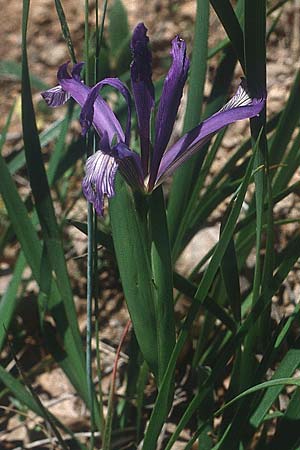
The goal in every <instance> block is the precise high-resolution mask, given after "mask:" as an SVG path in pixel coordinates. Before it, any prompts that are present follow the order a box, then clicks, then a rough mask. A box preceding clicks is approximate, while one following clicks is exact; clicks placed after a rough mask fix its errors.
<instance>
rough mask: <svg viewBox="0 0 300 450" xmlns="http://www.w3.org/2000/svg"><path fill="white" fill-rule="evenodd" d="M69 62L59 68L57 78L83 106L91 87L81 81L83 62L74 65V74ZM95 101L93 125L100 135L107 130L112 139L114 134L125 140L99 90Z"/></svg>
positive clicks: (118, 124) (63, 87) (64, 88)
mask: <svg viewBox="0 0 300 450" xmlns="http://www.w3.org/2000/svg"><path fill="white" fill-rule="evenodd" d="M68 64H69V63H66V64H63V65H62V66H61V67H60V68H59V69H58V72H57V78H58V81H59V84H60V85H61V87H62V89H63V90H64V91H66V92H68V94H70V95H71V97H73V98H74V100H75V101H76V102H77V103H79V105H80V106H81V107H83V106H84V104H85V103H86V101H87V98H88V95H89V93H90V92H91V88H90V87H88V86H86V85H85V84H84V83H83V82H82V81H80V71H81V69H82V66H83V64H82V63H79V64H76V65H75V66H74V68H73V71H72V76H71V75H70V74H69V72H68ZM94 103H95V105H94V108H95V114H94V120H93V125H94V127H95V129H96V131H97V133H98V134H99V135H100V136H103V134H104V132H106V133H107V134H108V137H109V139H110V140H112V139H113V138H114V136H117V139H118V140H119V141H124V133H123V130H122V127H121V125H120V123H119V121H118V119H117V118H116V116H115V115H114V113H113V112H112V110H111V109H110V107H109V106H108V104H107V103H106V102H105V101H104V100H103V98H102V97H101V96H100V95H99V94H98V92H97V95H96V99H95V101H94Z"/></svg>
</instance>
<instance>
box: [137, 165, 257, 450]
mask: <svg viewBox="0 0 300 450" xmlns="http://www.w3.org/2000/svg"><path fill="white" fill-rule="evenodd" d="M252 166H253V158H252V159H251V161H250V163H249V165H248V168H247V172H246V174H245V177H244V179H243V182H242V184H241V185H240V187H239V189H238V192H237V193H236V200H235V203H234V207H233V208H232V210H231V212H230V214H229V217H228V221H227V223H226V225H225V227H224V232H223V234H222V236H221V239H220V241H219V243H218V245H217V247H216V249H215V252H214V254H213V256H212V259H211V261H210V263H209V265H208V267H207V269H206V271H205V274H204V276H203V278H202V280H201V282H200V284H199V287H198V289H197V292H196V294H195V300H194V302H193V304H192V306H191V308H190V310H189V313H188V315H187V317H186V319H185V321H184V324H183V326H182V330H181V332H180V335H179V337H178V340H177V343H176V345H175V348H174V351H173V353H172V355H171V358H170V362H169V365H168V369H167V371H166V374H165V376H164V379H163V382H162V385H161V389H160V391H159V393H158V397H157V399H156V402H155V406H154V409H153V412H152V414H151V418H150V422H149V425H148V429H147V432H146V434H145V439H144V446H143V449H144V450H154V449H155V448H156V442H157V438H158V435H159V433H160V430H161V427H162V426H163V423H164V421H165V419H166V416H167V413H168V402H167V398H168V394H169V390H170V383H171V381H172V376H173V371H174V369H175V365H176V361H177V358H178V356H179V353H180V351H181V349H182V347H183V345H184V342H185V340H186V338H187V336H188V332H189V328H190V326H191V324H192V323H193V320H194V318H195V316H196V314H197V312H198V310H199V307H200V306H201V304H202V303H203V302H204V300H205V298H206V297H207V295H208V292H209V289H210V287H211V284H212V282H213V280H214V278H215V275H216V273H217V271H218V269H219V266H220V263H221V260H222V258H223V256H224V253H225V251H226V248H227V247H228V243H229V241H230V239H231V237H232V234H233V231H234V228H235V224H236V221H237V219H238V216H239V213H240V209H241V206H242V203H243V200H244V197H245V194H246V191H247V187H248V184H249V181H250V178H251V174H252ZM205 392H206V391H205V390H204V391H203V392H202V395H204V394H205ZM192 407H193V404H192V403H190V405H189V407H188V409H187V410H186V412H185V414H184V416H183V417H182V419H181V421H180V423H179V424H178V427H177V428H176V431H175V433H174V434H173V436H172V438H171V440H170V441H169V443H168V445H167V447H166V450H169V449H170V448H171V447H172V445H173V443H174V442H175V441H176V439H177V437H178V435H179V434H180V432H181V430H182V429H183V427H184V426H185V424H186V423H187V421H188V420H189V418H190V417H191V414H192V413H193V412H194V409H193V410H192V412H191V408H192Z"/></svg>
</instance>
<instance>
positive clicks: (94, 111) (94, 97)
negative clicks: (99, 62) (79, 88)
mask: <svg viewBox="0 0 300 450" xmlns="http://www.w3.org/2000/svg"><path fill="white" fill-rule="evenodd" d="M106 85H109V86H112V87H113V88H115V89H117V90H118V91H119V92H120V93H121V94H122V95H123V97H124V98H125V101H126V103H127V110H128V114H127V124H126V131H125V143H126V144H127V145H129V140H130V127H131V96H130V92H129V91H128V89H127V87H126V86H125V85H124V84H123V83H122V82H121V81H120V80H119V79H118V78H105V79H104V80H102V81H100V82H99V83H97V84H95V86H93V88H92V89H91V90H90V92H89V95H88V97H87V99H86V102H85V104H84V105H83V108H82V110H81V114H80V123H81V126H82V133H83V134H85V133H86V132H87V130H88V129H89V127H90V126H91V124H92V122H93V121H94V125H97V121H98V115H99V111H98V109H99V105H97V102H98V99H99V98H100V99H102V98H101V97H99V94H98V92H99V89H102V88H103V86H106ZM102 101H103V102H104V100H103V99H102ZM104 103H105V102H104ZM100 113H101V111H100ZM99 119H100V122H101V123H102V121H103V119H102V117H100V118H99ZM115 120H117V119H115ZM118 124H119V122H118ZM119 127H120V129H121V125H120V124H119ZM121 133H123V131H122V129H121ZM119 136H120V130H119ZM123 136H124V135H123ZM119 140H123V139H119Z"/></svg>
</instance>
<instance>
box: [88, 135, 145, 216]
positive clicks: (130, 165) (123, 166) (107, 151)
mask: <svg viewBox="0 0 300 450" xmlns="http://www.w3.org/2000/svg"><path fill="white" fill-rule="evenodd" d="M100 145H101V150H98V151H97V152H96V153H95V154H94V155H92V156H90V157H89V158H88V159H87V161H86V165H85V171H86V175H85V177H84V179H83V182H82V189H83V193H84V195H85V197H86V198H87V200H88V201H89V202H90V203H93V205H94V207H95V209H96V211H97V213H98V214H99V215H103V205H104V197H105V195H106V196H107V197H112V196H113V195H114V194H115V189H114V184H115V177H116V173H117V170H119V171H120V173H121V174H122V175H123V177H124V178H125V180H126V181H127V183H128V184H129V185H130V186H131V187H133V188H134V189H143V173H142V166H141V159H140V157H139V155H138V154H137V153H135V152H133V151H131V150H130V149H129V148H128V147H127V145H126V144H124V143H119V144H117V145H116V146H114V147H113V148H112V149H111V148H110V145H109V141H108V135H107V134H105V135H104V137H103V139H102V140H101V144H100Z"/></svg>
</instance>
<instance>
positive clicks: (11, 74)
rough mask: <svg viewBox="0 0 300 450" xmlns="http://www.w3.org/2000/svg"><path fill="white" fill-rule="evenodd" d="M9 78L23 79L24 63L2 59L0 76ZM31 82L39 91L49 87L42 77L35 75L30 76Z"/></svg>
mask: <svg viewBox="0 0 300 450" xmlns="http://www.w3.org/2000/svg"><path fill="white" fill-rule="evenodd" d="M5 77H7V78H9V79H13V80H17V81H21V78H22V65H21V64H20V63H17V62H15V61H4V60H2V61H0V78H5ZM30 82H31V84H32V87H33V88H34V89H36V90H37V91H45V90H46V89H49V85H48V84H46V83H44V82H43V81H42V80H41V79H40V78H38V77H37V76H35V75H31V76H30Z"/></svg>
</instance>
